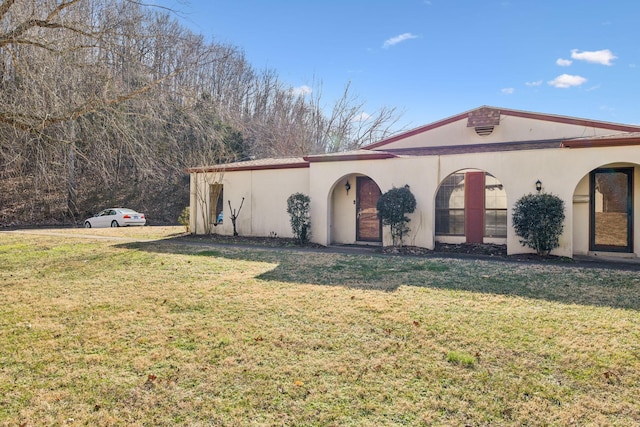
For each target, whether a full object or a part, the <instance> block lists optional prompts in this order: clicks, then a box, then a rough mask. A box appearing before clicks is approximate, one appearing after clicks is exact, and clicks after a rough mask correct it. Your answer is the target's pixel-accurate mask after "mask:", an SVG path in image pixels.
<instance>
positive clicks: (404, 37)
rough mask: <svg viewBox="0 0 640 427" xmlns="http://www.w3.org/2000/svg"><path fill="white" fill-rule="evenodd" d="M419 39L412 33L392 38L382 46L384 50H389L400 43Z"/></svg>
mask: <svg viewBox="0 0 640 427" xmlns="http://www.w3.org/2000/svg"><path fill="white" fill-rule="evenodd" d="M417 38H418V36H416V35H415V34H411V33H404V34H400V35H399V36H395V37H391V38H390V39H387V40H385V41H384V43H383V44H382V47H383V48H384V49H388V48H390V47H391V46H395V45H397V44H398V43H402V42H403V41H406V40H411V39H417Z"/></svg>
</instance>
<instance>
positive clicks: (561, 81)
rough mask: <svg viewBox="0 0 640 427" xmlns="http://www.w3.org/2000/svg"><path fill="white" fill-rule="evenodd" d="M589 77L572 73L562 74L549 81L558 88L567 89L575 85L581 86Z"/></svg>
mask: <svg viewBox="0 0 640 427" xmlns="http://www.w3.org/2000/svg"><path fill="white" fill-rule="evenodd" d="M586 81H587V79H585V78H584V77H582V76H572V75H570V74H562V75H560V76H558V77H556V78H555V79H553V80H551V81H549V82H548V83H549V84H550V85H551V86H553V87H557V88H562V89H566V88H569V87H573V86H580V85H582V84H584V83H586Z"/></svg>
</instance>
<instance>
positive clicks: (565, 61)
mask: <svg viewBox="0 0 640 427" xmlns="http://www.w3.org/2000/svg"><path fill="white" fill-rule="evenodd" d="M556 64H557V65H559V66H561V67H568V66H569V65H571V64H573V61H572V60H570V59H564V58H558V59H557V60H556Z"/></svg>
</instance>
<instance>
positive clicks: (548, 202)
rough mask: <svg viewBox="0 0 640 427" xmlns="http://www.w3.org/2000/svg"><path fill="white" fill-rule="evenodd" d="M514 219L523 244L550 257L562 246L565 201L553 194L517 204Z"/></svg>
mask: <svg viewBox="0 0 640 427" xmlns="http://www.w3.org/2000/svg"><path fill="white" fill-rule="evenodd" d="M512 219H513V228H514V229H515V231H516V234H517V235H518V236H519V237H520V243H521V244H522V245H523V246H528V247H530V248H531V249H534V250H535V251H536V253H537V254H538V255H543V256H546V255H549V253H550V252H551V251H552V250H553V249H555V248H557V247H558V246H559V245H560V243H559V241H560V235H562V230H563V228H564V202H563V201H562V199H561V198H559V197H558V196H554V195H553V194H544V193H543V194H528V195H526V196H523V197H521V198H520V199H519V200H518V201H517V202H516V204H515V206H514V208H513V218H512Z"/></svg>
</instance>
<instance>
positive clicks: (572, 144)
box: [562, 136, 640, 148]
mask: <svg viewBox="0 0 640 427" xmlns="http://www.w3.org/2000/svg"><path fill="white" fill-rule="evenodd" d="M633 145H640V137H637V136H636V137H627V138H625V137H623V136H621V137H606V138H590V139H584V138H581V139H576V140H568V141H562V147H563V148H597V147H629V146H633Z"/></svg>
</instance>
